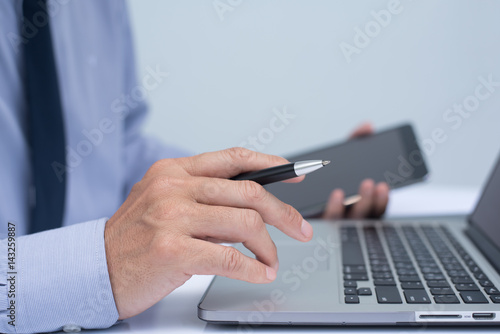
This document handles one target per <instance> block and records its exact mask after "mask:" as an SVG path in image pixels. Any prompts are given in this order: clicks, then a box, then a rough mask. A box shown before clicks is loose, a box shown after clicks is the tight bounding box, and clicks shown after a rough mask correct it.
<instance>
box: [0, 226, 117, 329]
mask: <svg viewBox="0 0 500 334" xmlns="http://www.w3.org/2000/svg"><path fill="white" fill-rule="evenodd" d="M106 221H107V219H105V218H103V219H99V220H95V221H90V222H86V223H82V224H76V225H72V226H68V227H63V228H59V229H54V230H50V231H45V232H41V233H35V234H32V235H27V236H23V237H19V238H17V240H16V257H17V258H16V262H17V264H16V265H17V277H16V286H15V289H16V298H15V305H16V310H15V328H12V326H11V325H9V324H8V321H11V319H9V318H8V317H7V312H6V310H5V309H0V328H1V329H4V328H5V329H6V330H7V331H9V332H17V333H33V332H51V331H59V330H62V329H63V328H64V327H65V326H70V327H73V326H77V327H81V328H86V329H91V328H107V327H110V326H112V325H113V324H114V323H115V322H116V321H117V320H118V311H117V309H116V305H115V301H114V297H113V292H112V290H111V283H110V280H109V274H108V266H107V262H106V251H105V246H104V227H105V225H106ZM3 241H4V240H2V242H3ZM2 246H3V244H2ZM3 248H4V247H0V252H2V253H5V252H6V250H4V249H3ZM5 254H6V253H5ZM2 255H3V254H0V260H2V261H1V262H2V263H1V264H0V277H2V278H0V283H2V282H1V281H3V280H4V279H5V278H4V277H5V275H7V271H6V269H7V266H6V265H4V264H6V261H5V260H6V259H5V257H4V256H2ZM4 298H6V296H5V295H4V292H3V290H1V289H0V305H3V301H5V299H4ZM7 302H9V303H10V299H8V300H7Z"/></svg>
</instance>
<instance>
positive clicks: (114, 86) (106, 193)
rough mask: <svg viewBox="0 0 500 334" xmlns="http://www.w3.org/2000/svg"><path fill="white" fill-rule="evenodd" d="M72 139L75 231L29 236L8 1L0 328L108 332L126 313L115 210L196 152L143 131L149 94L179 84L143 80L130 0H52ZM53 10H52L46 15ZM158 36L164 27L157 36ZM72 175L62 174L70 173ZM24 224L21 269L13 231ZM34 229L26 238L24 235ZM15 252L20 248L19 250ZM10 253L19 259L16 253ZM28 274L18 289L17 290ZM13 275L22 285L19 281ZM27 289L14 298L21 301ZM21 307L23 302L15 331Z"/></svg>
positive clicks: (19, 237)
mask: <svg viewBox="0 0 500 334" xmlns="http://www.w3.org/2000/svg"><path fill="white" fill-rule="evenodd" d="M48 4H49V6H48V7H47V8H46V9H45V10H46V11H45V10H42V13H41V14H40V17H36V18H31V19H30V18H29V21H30V23H31V24H32V25H33V26H32V27H31V28H33V27H34V28H35V29H36V25H37V24H43V20H42V19H43V13H47V12H48V15H50V17H51V31H52V35H53V42H54V51H55V57H56V63H57V68H58V75H59V84H60V90H61V98H62V106H63V110H64V115H63V117H64V121H65V131H66V137H67V141H66V144H67V168H66V169H64V170H62V172H66V173H67V180H68V182H67V187H68V188H67V194H66V196H67V197H66V204H65V217H64V224H63V225H64V227H62V228H59V229H54V230H51V231H46V232H42V233H37V234H33V235H25V234H26V231H27V228H28V223H29V217H28V213H29V210H30V203H32V197H33V196H31V195H30V194H32V193H33V191H32V186H31V184H32V182H31V181H32V180H31V179H30V175H31V171H30V168H31V165H30V159H29V152H28V144H27V140H26V135H27V129H26V125H27V122H26V100H25V96H24V89H23V72H24V69H23V58H22V57H23V54H22V43H24V42H26V41H27V42H28V43H29V38H27V39H25V38H26V37H29V34H30V33H33V29H31V30H30V29H28V31H25V32H24V34H23V31H22V29H21V24H22V20H21V17H22V1H21V0H1V1H0V78H1V79H0V140H1V141H0V165H1V166H0V235H1V237H0V239H2V240H1V241H0V332H2V333H5V332H7V333H10V332H18V333H29V332H48V331H56V330H61V329H63V328H64V326H72V325H76V326H81V327H83V328H104V327H109V326H111V325H113V324H114V323H115V322H116V321H117V319H118V312H117V310H116V306H115V303H114V299H113V295H112V291H111V285H110V281H109V275H108V271H107V263H106V254H105V247H104V227H105V223H106V220H107V219H106V217H110V216H111V215H113V213H114V212H115V211H116V210H117V209H118V207H119V206H120V205H121V203H123V201H124V200H125V198H126V196H127V194H128V192H129V190H130V189H131V187H132V185H133V184H134V183H136V182H137V181H139V180H140V179H141V177H142V176H143V175H144V173H145V172H146V170H147V168H148V167H149V166H150V165H151V164H152V163H154V162H155V161H157V160H158V159H161V158H172V157H179V156H185V155H186V154H185V152H183V151H181V150H177V149H174V148H170V147H167V146H165V145H162V144H160V143H158V142H156V141H154V140H153V139H151V138H146V137H145V136H143V135H142V134H141V132H140V127H141V125H142V123H143V120H144V118H145V116H146V110H147V108H146V104H145V101H144V99H145V95H147V94H146V92H147V91H148V90H151V89H152V88H154V87H155V85H158V84H161V81H163V80H167V79H166V78H165V73H164V72H163V71H162V69H159V68H157V67H156V66H155V65H154V64H152V65H151V66H150V67H149V68H148V70H147V71H148V73H149V74H148V75H147V76H145V77H144V78H141V80H137V78H136V76H135V67H134V56H133V47H132V40H131V36H130V31H129V22H128V15H127V11H126V6H125V4H124V1H123V0H49V3H48ZM46 15H47V14H46ZM152 33H153V32H152ZM60 172H61V171H60ZM8 222H13V223H15V230H16V231H15V233H16V239H15V241H16V245H15V246H16V247H15V252H14V253H15V265H14V267H13V268H10V267H9V266H8V261H9V260H8V255H7V253H8V250H7V248H8V247H7V244H8V239H6V237H7V233H8V230H7V226H8ZM23 235H25V236H23ZM10 255H11V254H10ZM9 257H10V256H9ZM12 271H14V272H16V274H15V275H14V276H15V284H13V285H11V282H13V280H12V279H11V278H12V276H13V275H10V274H8V272H12ZM8 279H10V280H8ZM14 290H15V298H14V296H11V297H9V296H8V295H10V294H11V291H14ZM11 303H14V305H15V311H14V315H15V327H14V326H12V325H11V324H9V322H10V321H12V317H9V315H11V314H12V310H9V307H10V308H11V309H12V307H11V305H12V304H11Z"/></svg>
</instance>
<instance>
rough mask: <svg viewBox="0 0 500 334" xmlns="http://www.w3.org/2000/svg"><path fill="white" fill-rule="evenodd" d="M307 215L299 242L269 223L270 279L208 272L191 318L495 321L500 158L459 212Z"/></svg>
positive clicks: (499, 307) (499, 278)
mask: <svg viewBox="0 0 500 334" xmlns="http://www.w3.org/2000/svg"><path fill="white" fill-rule="evenodd" d="M311 223H312V224H313V228H314V237H313V240H311V241H310V242H308V243H301V242H298V241H295V240H293V239H291V238H289V237H288V236H286V235H284V234H283V233H281V232H280V231H278V230H277V229H275V228H274V227H269V232H270V234H271V237H272V238H273V240H274V241H275V243H276V246H277V247H278V256H279V259H280V269H279V272H278V277H277V279H276V280H275V281H274V282H273V283H270V284H264V285H258V284H251V283H246V282H242V281H237V280H232V279H228V278H225V277H215V278H214V280H213V281H212V283H211V285H210V286H209V288H208V289H207V291H206V292H205V295H204V296H203V297H202V299H201V301H200V303H199V305H198V316H199V318H200V319H202V320H205V321H208V322H214V323H226V324H250V325H253V326H254V325H258V324H275V325H415V324H421V325H431V324H435V325H461V324H463V325H480V324H483V325H498V324H500V293H499V290H498V288H500V275H499V272H500V163H497V165H496V167H495V169H494V171H493V173H492V175H491V176H490V179H489V181H488V183H487V185H486V187H485V189H484V191H483V194H482V196H481V199H480V200H479V202H478V204H477V206H476V208H475V210H474V213H473V214H472V215H471V216H470V217H467V218H463V219H458V218H456V219H444V220H442V219H441V220H434V219H432V220H431V219H425V220H418V221H415V220H401V221H338V222H335V223H334V222H331V221H321V220H311ZM237 248H238V249H239V250H240V251H242V252H243V253H245V254H247V255H248V256H252V254H251V253H250V252H249V251H248V250H246V249H245V248H244V247H242V246H241V245H239V246H237Z"/></svg>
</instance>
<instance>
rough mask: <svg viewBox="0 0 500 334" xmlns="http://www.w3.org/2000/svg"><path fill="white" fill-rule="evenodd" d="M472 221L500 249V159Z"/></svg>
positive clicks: (471, 218)
mask: <svg viewBox="0 0 500 334" xmlns="http://www.w3.org/2000/svg"><path fill="white" fill-rule="evenodd" d="M470 220H471V222H472V223H473V224H474V225H475V226H476V227H477V228H479V229H480V230H481V232H483V233H484V235H485V236H487V237H488V239H489V240H490V241H491V242H492V243H493V244H494V245H495V246H496V247H497V248H499V249H500V159H499V161H497V164H496V166H495V168H494V169H493V172H492V173H491V175H490V178H489V180H488V182H487V184H486V186H485V188H484V190H483V193H482V195H481V198H480V199H479V202H478V204H477V205H476V208H475V210H474V212H473V213H472V216H471V217H470Z"/></svg>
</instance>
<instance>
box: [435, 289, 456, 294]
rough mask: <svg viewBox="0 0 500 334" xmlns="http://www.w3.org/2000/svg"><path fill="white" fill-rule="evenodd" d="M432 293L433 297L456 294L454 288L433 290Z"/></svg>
mask: <svg viewBox="0 0 500 334" xmlns="http://www.w3.org/2000/svg"><path fill="white" fill-rule="evenodd" d="M430 290H431V293H432V294H433V295H454V294H455V292H454V291H453V289H452V288H431V289H430Z"/></svg>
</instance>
